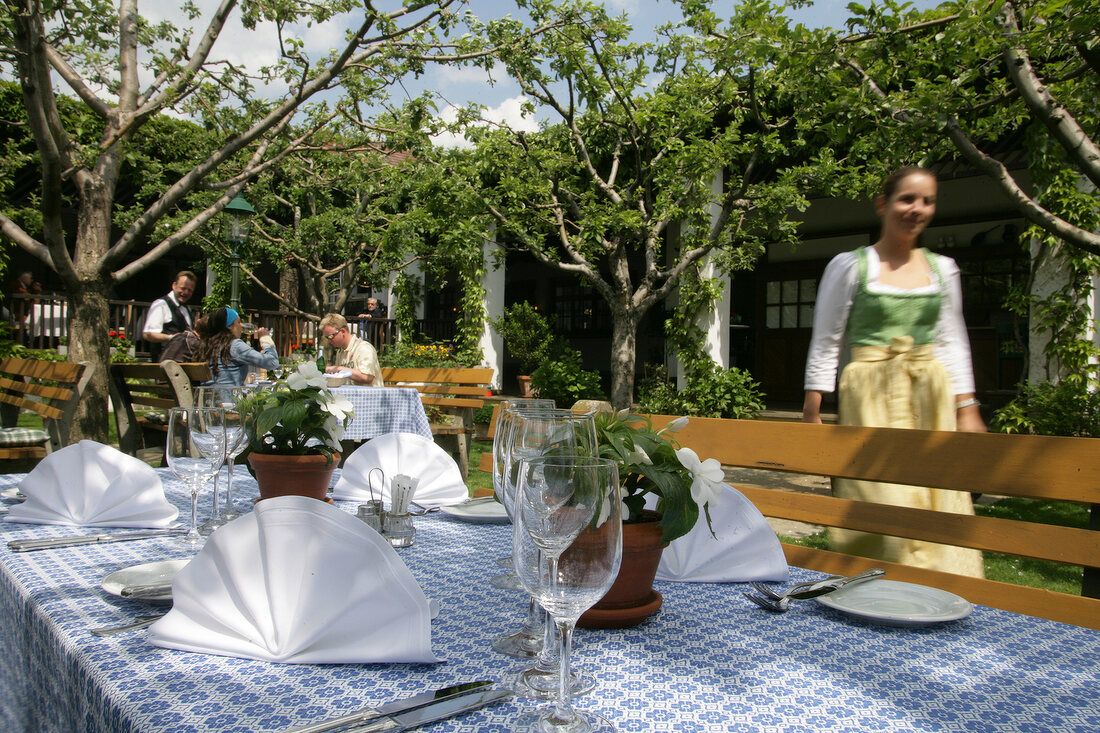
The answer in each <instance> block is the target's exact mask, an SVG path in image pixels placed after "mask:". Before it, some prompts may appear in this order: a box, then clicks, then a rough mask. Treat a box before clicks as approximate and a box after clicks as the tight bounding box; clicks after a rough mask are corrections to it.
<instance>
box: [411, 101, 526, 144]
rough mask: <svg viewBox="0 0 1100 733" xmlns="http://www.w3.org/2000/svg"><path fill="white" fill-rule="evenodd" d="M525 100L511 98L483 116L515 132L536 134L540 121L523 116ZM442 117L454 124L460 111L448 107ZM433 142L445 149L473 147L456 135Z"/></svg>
mask: <svg viewBox="0 0 1100 733" xmlns="http://www.w3.org/2000/svg"><path fill="white" fill-rule="evenodd" d="M525 101H526V100H525V98H524V97H522V96H519V97H509V98H508V99H505V100H504V101H503V102H501V103H500V104H498V105H497V106H496V107H491V108H487V109H486V110H484V112H482V116H483V117H484V118H485V119H486V120H488V121H489V122H496V123H500V124H503V125H507V126H508V127H510V128H512V129H513V130H522V131H524V132H534V131H536V130H538V129H539V124H538V120H536V119H534V118H533V117H529V116H525V115H524V114H523V104H524V102H525ZM440 117H441V118H442V119H443V120H444V121H445V122H454V121H455V120H456V119H457V118H458V110H457V108H456V107H455V106H454V105H448V106H447V107H446V108H445V109H444V110H443V112H442V113H441V114H440ZM432 141H433V142H434V143H435V144H436V145H439V146H440V147H444V148H468V147H472V146H471V145H470V143H469V142H467V140H466V138H465V137H463V136H462V135H456V134H454V133H448V134H445V135H437V136H436V137H434V138H432Z"/></svg>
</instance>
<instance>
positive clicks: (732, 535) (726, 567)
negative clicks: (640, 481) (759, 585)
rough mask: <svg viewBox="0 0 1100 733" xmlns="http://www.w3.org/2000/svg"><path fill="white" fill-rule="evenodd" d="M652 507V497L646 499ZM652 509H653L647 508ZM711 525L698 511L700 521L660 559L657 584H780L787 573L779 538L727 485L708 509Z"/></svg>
mask: <svg viewBox="0 0 1100 733" xmlns="http://www.w3.org/2000/svg"><path fill="white" fill-rule="evenodd" d="M650 498H651V499H652V501H651V503H652V504H654V505H655V504H656V499H655V497H650ZM650 508H652V507H650ZM710 518H711V525H712V526H713V528H714V535H711V531H710V528H709V527H708V526H707V519H706V515H705V514H703V513H702V512H700V515H699V521H697V522H696V523H695V526H694V527H692V528H691V531H690V532H688V533H687V534H686V535H684V536H683V537H680V538H678V539H675V540H673V541H672V542H671V543H670V544H669V546H668V547H666V548H665V550H664V552H663V553H662V554H661V564H660V565H659V566H658V567H657V580H673V581H682V582H691V583H747V582H749V581H752V580H769V581H776V582H781V581H785V580H786V579H787V576H788V573H789V570H788V568H787V559H786V557H785V556H784V554H783V548H782V546H781V545H780V544H779V538H778V537H776V536H775V532H774V531H773V530H772V528H771V525H769V524H768V520H766V519H765V518H764V515H763V514H761V513H760V510H759V509H757V508H756V507H755V506H754V505H753V503H752V502H751V501H749V500H748V499H746V498H745V496H744V494H742V493H741V492H740V491H738V490H737V489H735V488H733V487H732V486H730V485H728V484H726V486H725V489H724V490H723V491H722V496H721V497H720V498H719V500H718V501H717V502H713V503H712V504H711V507H710Z"/></svg>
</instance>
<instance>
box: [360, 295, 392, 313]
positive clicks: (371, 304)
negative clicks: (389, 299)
mask: <svg viewBox="0 0 1100 733" xmlns="http://www.w3.org/2000/svg"><path fill="white" fill-rule="evenodd" d="M388 313H389V310H388V309H387V308H386V306H385V304H383V303H379V302H378V298H367V309H366V310H364V311H363V312H362V313H360V314H359V317H360V318H386V317H387V314H388Z"/></svg>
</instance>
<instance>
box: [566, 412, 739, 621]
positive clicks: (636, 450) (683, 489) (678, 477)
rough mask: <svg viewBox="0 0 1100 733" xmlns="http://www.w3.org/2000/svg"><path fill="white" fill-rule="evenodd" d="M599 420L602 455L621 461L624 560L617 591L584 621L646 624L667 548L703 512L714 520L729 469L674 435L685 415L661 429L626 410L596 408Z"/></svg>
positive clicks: (656, 595)
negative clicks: (714, 506) (684, 445)
mask: <svg viewBox="0 0 1100 733" xmlns="http://www.w3.org/2000/svg"><path fill="white" fill-rule="evenodd" d="M595 420H596V435H597V439H598V440H599V446H600V456H601V457H603V458H610V459H612V460H614V461H615V462H616V463H618V464H619V483H620V491H621V495H622V501H623V561H622V566H621V569H620V570H619V576H618V578H617V579H616V581H615V584H614V585H612V587H611V590H609V591H608V592H607V595H605V596H604V597H603V598H602V599H601V600H600V601H599V602H598V603H596V605H594V606H593V607H592V608H591V609H590V610H589V611H587V612H586V613H585V614H584V615H583V616H581V619H580V622H579V623H580V625H581V626H586V627H589V628H621V627H624V626H633V625H636V624H639V623H641V622H642V621H644V620H645V619H646V618H647V617H649V616H650V615H651V614H653V613H655V612H656V611H657V609H659V608H660V607H661V602H662V599H661V594H660V593H658V592H657V591H655V590H653V579H654V577H656V575H657V565H658V564H659V563H660V561H661V552H662V551H663V550H664V548H665V547H666V546H667V545H668V543H669V542H671V541H673V540H675V539H676V538H678V537H682V536H684V535H685V534H687V533H688V532H689V531H691V529H692V527H694V526H695V523H696V522H697V521H698V520H699V518H700V516H705V517H706V521H707V526H708V527H709V526H710V511H709V507H710V505H711V504H712V503H714V502H716V501H717V500H718V497H719V496H721V494H722V491H723V487H724V479H725V473H724V472H723V470H722V466H721V464H719V463H718V461H716V460H715V459H713V458H708V459H707V460H705V461H701V460H700V459H699V457H698V456H697V455H696V454H695V451H693V450H691V449H690V448H682V447H679V446H678V444H677V443H676V442H675V440H674V439H673V438H672V435H671V434H672V433H674V432H676V431H677V430H680V429H681V428H682V427H683V426H684V425H686V424H687V418H686V417H684V418H680V419H679V420H674V421H673V422H671V423H669V425H668V426H667V427H665V428H663V429H661V430H654V429H653V425H652V423H651V422H650V421H649V419H648V418H646V417H642V416H640V415H631V414H630V413H629V412H628V411H627V410H620V411H619V412H616V413H613V412H601V413H597V414H596V417H595ZM647 504H650V505H651V506H652V508H651V509H647V508H646V505H647Z"/></svg>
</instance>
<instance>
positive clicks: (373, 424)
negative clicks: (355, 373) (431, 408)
mask: <svg viewBox="0 0 1100 733" xmlns="http://www.w3.org/2000/svg"><path fill="white" fill-rule="evenodd" d="M334 391H335V392H336V393H337V394H339V395H341V396H342V397H345V398H347V399H348V401H349V402H351V404H352V406H353V407H354V408H355V417H354V418H352V421H351V422H350V423H349V424H348V426H347V428H346V429H345V430H344V439H345V440H370V439H371V438H377V437H378V436H379V435H385V434H386V433H416V434H417V435H422V436H424V437H425V438H428V439H429V440H430V439H431V437H432V429H431V426H430V425H429V423H428V416H427V415H426V414H425V413H424V404H423V403H422V402H421V401H420V393H419V392H417V391H416V390H415V389H409V388H407V387H360V386H353V385H346V386H343V387H337V388H335V390H334Z"/></svg>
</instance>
